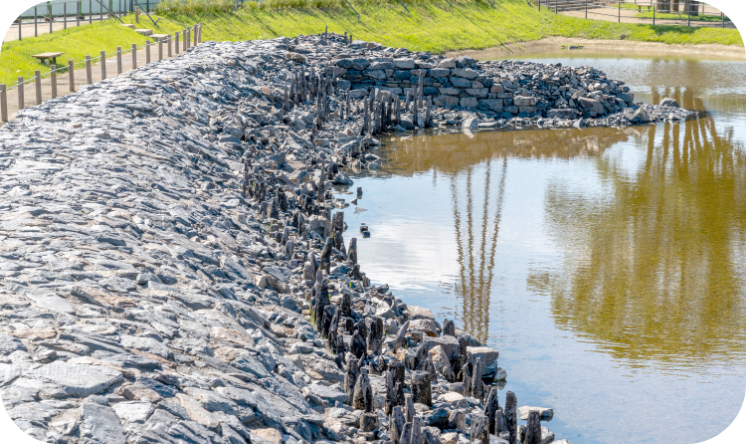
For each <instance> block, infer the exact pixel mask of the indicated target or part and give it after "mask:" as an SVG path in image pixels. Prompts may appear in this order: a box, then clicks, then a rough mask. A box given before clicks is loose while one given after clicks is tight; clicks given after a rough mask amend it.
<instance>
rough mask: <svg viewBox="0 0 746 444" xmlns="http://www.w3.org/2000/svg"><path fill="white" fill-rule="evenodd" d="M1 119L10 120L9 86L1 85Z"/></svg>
mask: <svg viewBox="0 0 746 444" xmlns="http://www.w3.org/2000/svg"><path fill="white" fill-rule="evenodd" d="M0 119H1V120H2V121H3V122H7V121H8V86H7V85H5V84H3V85H0Z"/></svg>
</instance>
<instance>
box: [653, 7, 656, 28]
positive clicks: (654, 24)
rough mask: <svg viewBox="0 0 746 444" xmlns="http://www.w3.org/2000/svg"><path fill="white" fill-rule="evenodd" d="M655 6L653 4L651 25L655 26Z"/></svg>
mask: <svg viewBox="0 0 746 444" xmlns="http://www.w3.org/2000/svg"><path fill="white" fill-rule="evenodd" d="M655 6H656V5H653V26H655Z"/></svg>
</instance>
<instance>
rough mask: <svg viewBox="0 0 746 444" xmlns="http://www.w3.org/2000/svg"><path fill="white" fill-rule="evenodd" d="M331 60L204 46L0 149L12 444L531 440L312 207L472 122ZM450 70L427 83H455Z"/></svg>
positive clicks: (535, 418) (475, 367)
mask: <svg viewBox="0 0 746 444" xmlns="http://www.w3.org/2000/svg"><path fill="white" fill-rule="evenodd" d="M357 46H360V45H359V44H358V45H357ZM368 46H369V45H366V49H360V50H359V51H362V52H363V53H365V52H366V51H367V52H371V51H381V52H383V53H387V52H388V53H392V52H396V51H399V54H398V55H401V54H403V51H402V50H391V49H390V48H378V49H376V48H368ZM304 48H305V50H304ZM309 48H310V49H312V50H309ZM291 49H292V50H293V51H292V52H288V51H289V50H291ZM353 50H355V49H354V44H353V45H350V44H349V42H348V41H347V39H346V38H345V37H343V36H328V35H325V36H309V37H302V38H297V39H292V40H291V39H276V40H272V41H255V42H241V43H205V44H203V45H200V46H199V47H196V48H192V49H191V50H189V51H188V52H187V53H186V54H185V55H183V56H181V57H178V58H175V59H171V60H168V61H163V62H158V63H152V64H149V65H147V66H145V67H143V68H140V69H138V70H135V71H132V72H130V73H127V74H125V75H122V76H119V77H116V78H114V79H110V80H107V81H104V82H102V83H99V84H96V85H91V86H87V87H85V88H83V89H82V90H81V91H80V92H79V93H77V94H72V95H69V96H67V97H64V98H60V99H55V100H50V101H48V102H45V103H44V104H42V105H41V106H38V107H34V108H29V109H26V110H23V111H22V112H20V113H19V115H18V118H17V119H16V121H14V122H11V123H9V124H8V125H6V126H5V127H4V128H2V129H1V130H0V147H2V150H0V169H2V175H0V189H2V192H3V199H2V202H3V204H2V208H3V211H2V214H0V275H2V278H3V279H2V281H1V282H2V284H1V285H0V396H2V399H3V402H4V404H5V407H6V409H7V410H8V412H9V414H10V415H11V417H12V418H13V420H14V421H15V423H16V424H17V425H18V426H19V427H20V428H21V429H23V430H24V431H25V432H26V433H28V434H30V435H32V436H34V437H35V438H38V439H40V440H42V441H45V442H50V443H64V444H74V443H106V444H111V443H124V442H127V443H137V444H146V443H179V444H181V443H206V442H211V443H231V444H235V443H247V442H250V441H253V442H255V443H261V442H272V443H279V442H283V443H292V442H324V441H325V440H326V441H338V442H339V441H350V440H352V441H355V442H363V441H389V442H394V443H396V444H400V443H402V444H410V443H411V444H422V443H428V444H434V443H437V442H441V443H444V444H450V443H457V442H458V443H461V442H467V441H470V440H471V441H475V440H477V441H480V442H482V443H488V442H493V443H494V442H511V443H514V442H515V441H516V439H521V441H525V442H527V443H530V444H538V443H542V444H544V443H547V442H551V441H552V440H553V439H554V435H553V434H551V433H550V432H549V431H548V430H547V429H546V428H543V427H541V425H540V421H541V420H548V419H551V414H549V415H548V414H547V413H546V410H543V409H535V408H527V410H525V409H524V410H525V412H524V410H520V409H518V408H517V398H516V396H515V394H513V393H511V392H507V396H506V398H505V401H504V403H503V404H502V406H501V404H500V402H499V401H498V397H497V394H498V392H497V390H496V389H495V388H491V387H490V383H491V382H492V381H494V380H504V379H505V378H506V375H505V372H504V371H503V370H502V369H500V368H498V366H497V358H498V353H497V351H495V350H492V349H490V348H487V347H484V346H482V345H481V344H479V342H478V341H476V340H475V339H474V338H472V337H471V336H469V335H468V334H466V333H463V332H460V331H458V330H456V328H455V325H454V324H453V322H451V321H446V322H444V324H443V325H442V326H441V325H439V323H438V322H436V320H435V319H434V317H433V315H432V313H430V312H429V311H428V310H425V309H422V308H418V307H413V306H407V305H406V304H405V303H404V302H403V301H402V300H400V299H397V298H396V297H394V295H393V294H392V293H391V291H389V288H388V287H387V286H386V285H383V286H373V285H371V283H370V280H369V278H368V277H367V276H366V275H365V273H364V272H363V271H362V270H361V266H360V264H359V263H358V261H357V241H356V239H355V238H354V237H353V238H352V239H350V241H349V243H346V242H345V240H344V232H345V229H346V224H345V222H344V219H343V214H342V213H340V212H337V213H334V214H333V210H334V208H339V207H344V206H345V205H347V204H346V202H344V201H343V200H342V199H339V198H337V197H336V196H335V194H334V193H333V187H334V186H342V187H349V186H351V185H352V181H351V180H350V178H349V177H348V176H347V174H345V172H344V169H345V168H349V167H354V168H373V167H374V165H375V164H376V159H377V158H376V157H375V156H374V155H372V154H371V153H370V152H369V149H370V147H373V146H376V145H378V141H377V140H376V139H375V138H373V137H372V136H371V134H372V133H377V132H382V131H385V130H387V129H398V128H401V127H402V124H403V123H404V122H406V121H408V122H409V123H410V124H411V125H418V126H422V127H424V126H429V127H432V126H438V125H446V124H450V123H449V121H448V119H456V120H455V121H458V120H461V119H464V118H468V119H483V118H485V117H484V116H483V115H481V114H480V112H476V113H474V112H470V111H466V110H444V109H442V108H439V107H432V108H431V107H429V106H427V103H428V102H426V101H425V100H424V99H423V98H424V96H425V94H424V88H425V86H424V85H426V82H425V81H424V80H423V81H420V82H419V85H420V88H419V90H415V91H414V92H413V93H412V94H410V98H409V100H407V98H406V97H405V99H404V102H403V103H402V101H400V100H399V97H398V96H397V95H396V94H395V93H396V91H385V90H384V89H383V88H379V90H378V92H376V90H375V89H376V88H373V91H372V93H371V94H368V95H367V96H366V97H362V98H359V99H354V98H353V96H352V94H340V93H339V91H340V89H344V83H343V81H344V79H340V78H339V75H341V74H343V75H347V76H351V75H352V74H351V70H348V71H346V72H345V73H342V72H341V71H338V67H339V65H338V63H339V62H338V61H339V60H350V59H345V58H343V57H341V56H340V55H341V54H343V53H345V54H346V53H349V52H350V51H353ZM299 51H304V53H303V54H301V53H300V52H299ZM366 54H367V53H366ZM424 57H425V58H422V57H421V56H420V55H418V56H417V60H421V61H424V60H426V59H427V58H428V57H429V56H427V55H424ZM397 59H398V58H397ZM352 60H354V59H352ZM428 60H429V59H428ZM386 63H388V62H386ZM391 63H394V62H391ZM413 63H415V68H416V67H417V65H416V63H417V62H413ZM454 63H457V65H456V67H455V68H441V69H448V70H451V69H453V70H458V69H464V70H466V69H472V68H459V67H458V63H460V62H454ZM467 65H468V64H467ZM408 66H411V65H408ZM468 66H473V65H468ZM494 66H497V65H494ZM366 67H367V66H366ZM477 68H478V69H479V67H478V66H477ZM418 69H421V70H424V69H436V68H425V67H423V66H422V65H421V66H420V68H418ZM495 69H496V68H495ZM382 71H384V72H385V73H387V71H386V70H382ZM411 71H413V70H411ZM481 71H484V72H487V70H486V69H481ZM360 72H361V73H363V72H365V70H362V71H360ZM450 73H451V71H449V74H450ZM410 74H411V72H410ZM423 74H424V71H423ZM392 75H393V74H392ZM469 75H471V74H469ZM479 75H482V74H479ZM456 77H458V78H462V77H459V76H457V75H456ZM410 78H411V77H410ZM560 78H564V77H560ZM472 80H474V81H479V82H481V81H482V80H479V78H478V77H475V78H474V79H472ZM410 82H411V80H410ZM516 82H517V81H516ZM503 84H504V85H507V82H504V83H503ZM483 85H486V84H484V83H483ZM514 85H515V84H514ZM472 86H473V84H472ZM494 86H496V83H494V81H493V83H492V84H491V85H490V88H493V87H494ZM428 87H429V86H428ZM485 87H486V86H485ZM593 88H594V90H595V89H596V87H595V86H593ZM599 90H600V91H604V89H603V88H599ZM353 91H359V89H355V90H353ZM565 92H566V91H562V93H565ZM415 93H416V94H415ZM459 94H460V93H459ZM490 94H493V93H490ZM495 94H505V89H504V90H503V92H502V93H495ZM603 94H606V93H605V92H604V93H603ZM622 94H623V93H622ZM487 100H493V99H489V98H488V99H487ZM494 100H508V99H494ZM512 100H513V102H512V104H509V105H507V107H510V106H518V105H516V104H515V97H514V98H513V99H512ZM557 100H559V99H557ZM573 100H574V99H573ZM578 102H579V100H578ZM579 103H580V102H579ZM616 103H618V102H616ZM625 103H627V102H625ZM568 104H569V101H568ZM528 106H536V108H537V110H538V109H541V106H539V104H538V103H537V104H535V105H528ZM670 109H671V110H674V109H675V108H670ZM555 119H556V118H555ZM512 120H513V121H516V118H513V119H512ZM360 195H361V191H360V190H358V197H359V196H360ZM524 413H525V414H524ZM519 414H520V418H521V419H525V420H527V427H523V426H518V420H519V417H518V415H519Z"/></svg>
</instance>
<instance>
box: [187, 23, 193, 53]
mask: <svg viewBox="0 0 746 444" xmlns="http://www.w3.org/2000/svg"><path fill="white" fill-rule="evenodd" d="M191 40H192V28H187V38H186V49H189V48H190V44H191V43H192V41H191Z"/></svg>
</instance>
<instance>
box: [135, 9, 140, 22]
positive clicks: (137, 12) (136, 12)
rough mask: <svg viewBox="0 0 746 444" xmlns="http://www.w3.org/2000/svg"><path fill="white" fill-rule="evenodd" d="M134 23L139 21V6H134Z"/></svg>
mask: <svg viewBox="0 0 746 444" xmlns="http://www.w3.org/2000/svg"><path fill="white" fill-rule="evenodd" d="M135 23H140V7H139V6H135Z"/></svg>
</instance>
